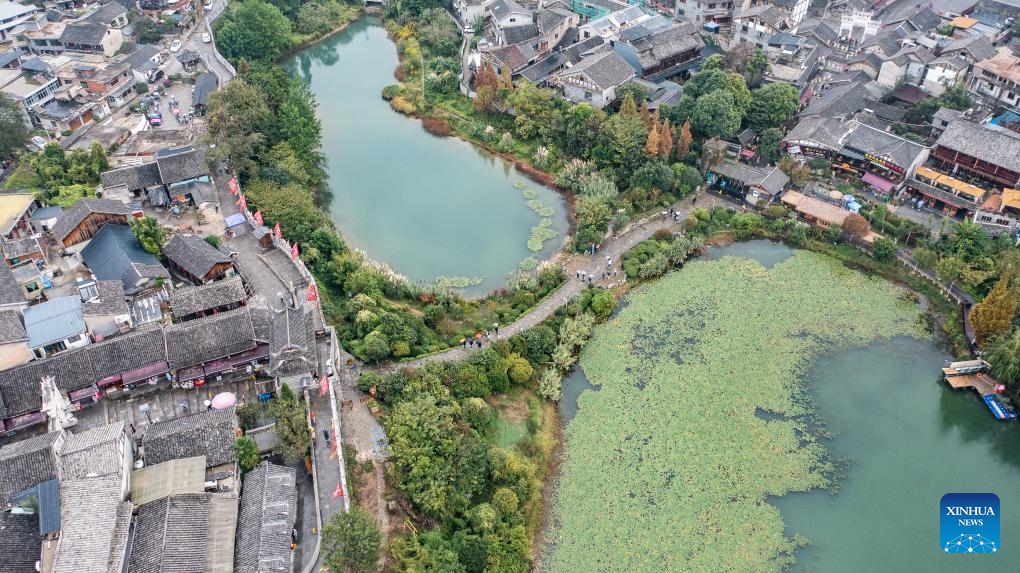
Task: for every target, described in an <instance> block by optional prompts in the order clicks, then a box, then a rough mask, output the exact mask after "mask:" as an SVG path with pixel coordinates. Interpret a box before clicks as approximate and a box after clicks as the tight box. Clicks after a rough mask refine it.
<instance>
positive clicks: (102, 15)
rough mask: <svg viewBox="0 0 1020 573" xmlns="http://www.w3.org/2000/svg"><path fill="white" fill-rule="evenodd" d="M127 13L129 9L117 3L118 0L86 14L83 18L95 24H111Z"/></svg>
mask: <svg viewBox="0 0 1020 573" xmlns="http://www.w3.org/2000/svg"><path fill="white" fill-rule="evenodd" d="M126 13H127V9H126V8H124V6H122V5H120V4H117V3H116V2H111V3H109V4H107V5H105V6H103V7H102V8H100V9H98V10H96V11H95V12H93V13H91V14H89V15H88V16H85V17H84V18H82V20H84V21H86V22H91V23H93V24H103V25H105V26H109V25H110V23H111V22H113V21H114V20H116V19H117V18H118V17H120V16H122V15H124V14H126Z"/></svg>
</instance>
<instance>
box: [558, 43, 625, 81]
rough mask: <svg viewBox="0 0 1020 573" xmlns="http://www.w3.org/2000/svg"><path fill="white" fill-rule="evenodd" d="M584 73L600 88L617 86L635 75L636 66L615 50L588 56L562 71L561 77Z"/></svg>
mask: <svg viewBox="0 0 1020 573" xmlns="http://www.w3.org/2000/svg"><path fill="white" fill-rule="evenodd" d="M576 75H584V76H586V77H587V78H588V79H589V80H591V81H592V83H594V84H595V85H597V86H598V87H599V88H600V89H603V90H605V89H609V88H610V87H616V86H619V85H621V84H623V83H624V82H626V81H627V80H629V79H631V78H633V77H634V75H635V74H634V68H633V67H631V65H630V64H628V63H627V60H625V59H623V57H621V56H620V54H617V53H616V52H615V51H612V50H610V51H607V52H603V53H601V54H595V55H592V56H588V57H587V58H585V59H583V60H581V63H579V64H577V65H575V66H573V67H571V68H568V69H567V70H564V71H563V72H562V73H560V77H561V78H569V77H571V76H576Z"/></svg>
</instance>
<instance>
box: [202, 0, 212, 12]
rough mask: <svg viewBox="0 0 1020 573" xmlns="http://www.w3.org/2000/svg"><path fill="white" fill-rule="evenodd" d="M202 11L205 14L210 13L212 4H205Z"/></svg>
mask: <svg viewBox="0 0 1020 573" xmlns="http://www.w3.org/2000/svg"><path fill="white" fill-rule="evenodd" d="M202 10H205V11H206V12H212V2H206V3H205V4H203V5H202Z"/></svg>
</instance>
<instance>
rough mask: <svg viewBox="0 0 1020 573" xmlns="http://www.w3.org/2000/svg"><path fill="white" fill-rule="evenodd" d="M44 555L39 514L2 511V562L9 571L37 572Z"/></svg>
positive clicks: (0, 561) (0, 545)
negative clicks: (36, 569)
mask: <svg viewBox="0 0 1020 573" xmlns="http://www.w3.org/2000/svg"><path fill="white" fill-rule="evenodd" d="M41 555H42V537H41V536H40V535H39V517H38V516H37V515H15V514H12V513H10V512H7V511H3V512H0V563H3V569H4V571H7V572H8V573H35V564H36V562H37V561H39V559H40V556H41Z"/></svg>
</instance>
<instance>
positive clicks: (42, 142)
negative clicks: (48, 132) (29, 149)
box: [32, 135, 47, 151]
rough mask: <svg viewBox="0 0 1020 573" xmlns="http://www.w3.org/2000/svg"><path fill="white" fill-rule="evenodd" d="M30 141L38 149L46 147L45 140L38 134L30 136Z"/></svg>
mask: <svg viewBox="0 0 1020 573" xmlns="http://www.w3.org/2000/svg"><path fill="white" fill-rule="evenodd" d="M32 143H34V144H35V146H36V147H38V148H39V151H42V150H44V149H46V143H47V142H46V140H45V139H44V138H42V137H40V136H38V135H34V136H32Z"/></svg>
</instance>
